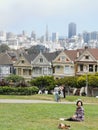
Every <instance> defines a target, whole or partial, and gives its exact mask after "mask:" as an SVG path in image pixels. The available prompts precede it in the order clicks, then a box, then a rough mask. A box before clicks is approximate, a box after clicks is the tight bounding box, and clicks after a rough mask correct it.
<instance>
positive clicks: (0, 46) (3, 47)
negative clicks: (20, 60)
mask: <svg viewBox="0 0 98 130" xmlns="http://www.w3.org/2000/svg"><path fill="white" fill-rule="evenodd" d="M8 50H10V48H9V47H8V46H7V45H6V44H2V45H0V53H2V52H6V51H8Z"/></svg>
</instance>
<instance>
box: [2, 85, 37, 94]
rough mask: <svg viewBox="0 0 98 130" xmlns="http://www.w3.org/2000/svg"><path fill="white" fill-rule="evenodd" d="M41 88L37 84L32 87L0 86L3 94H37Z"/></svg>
mask: <svg viewBox="0 0 98 130" xmlns="http://www.w3.org/2000/svg"><path fill="white" fill-rule="evenodd" d="M38 91H39V89H38V88H37V87H36V86H32V87H9V86H5V87H0V94H2V95H33V94H37V93H38Z"/></svg>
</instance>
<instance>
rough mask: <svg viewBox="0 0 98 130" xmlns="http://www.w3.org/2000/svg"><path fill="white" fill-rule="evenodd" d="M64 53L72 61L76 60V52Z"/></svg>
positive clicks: (65, 51) (67, 51)
mask: <svg viewBox="0 0 98 130" xmlns="http://www.w3.org/2000/svg"><path fill="white" fill-rule="evenodd" d="M64 53H65V54H66V55H67V56H68V57H69V58H70V59H71V60H72V61H75V59H76V58H77V50H64Z"/></svg>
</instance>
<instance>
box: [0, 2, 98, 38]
mask: <svg viewBox="0 0 98 130" xmlns="http://www.w3.org/2000/svg"><path fill="white" fill-rule="evenodd" d="M70 22H75V23H76V24H77V33H82V32H83V31H85V30H87V31H98V0H0V30H4V31H10V32H11V31H12V32H14V33H21V32H22V30H26V31H27V32H28V33H30V32H31V31H32V30H35V31H36V33H37V34H38V35H43V34H44V33H45V29H46V25H48V30H49V32H50V33H52V32H59V35H66V36H67V33H68V24H69V23H70Z"/></svg>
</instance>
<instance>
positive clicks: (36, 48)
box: [27, 45, 49, 54]
mask: <svg viewBox="0 0 98 130" xmlns="http://www.w3.org/2000/svg"><path fill="white" fill-rule="evenodd" d="M40 51H41V52H49V49H48V48H46V47H45V46H43V45H36V46H32V47H31V48H29V49H28V50H27V52H28V54H33V53H35V54H36V53H39V52H40Z"/></svg>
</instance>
